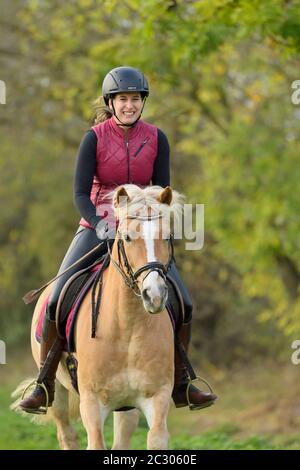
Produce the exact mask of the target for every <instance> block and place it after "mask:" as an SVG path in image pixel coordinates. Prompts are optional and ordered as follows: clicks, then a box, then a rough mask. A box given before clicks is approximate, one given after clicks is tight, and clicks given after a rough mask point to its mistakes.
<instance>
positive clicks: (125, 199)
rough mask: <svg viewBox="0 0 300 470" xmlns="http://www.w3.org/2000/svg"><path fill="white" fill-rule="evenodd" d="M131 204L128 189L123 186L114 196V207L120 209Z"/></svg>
mask: <svg viewBox="0 0 300 470" xmlns="http://www.w3.org/2000/svg"><path fill="white" fill-rule="evenodd" d="M129 202H130V197H129V196H128V194H127V192H126V189H125V188H124V187H123V186H122V187H121V188H119V189H118V191H117V192H116V194H115V195H114V201H113V205H114V207H120V206H123V205H124V204H128V203H129Z"/></svg>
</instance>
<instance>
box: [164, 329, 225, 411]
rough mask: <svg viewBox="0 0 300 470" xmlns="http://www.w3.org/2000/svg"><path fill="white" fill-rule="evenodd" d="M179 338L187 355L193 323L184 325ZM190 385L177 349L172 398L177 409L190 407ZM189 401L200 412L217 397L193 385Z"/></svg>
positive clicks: (186, 371)
mask: <svg viewBox="0 0 300 470" xmlns="http://www.w3.org/2000/svg"><path fill="white" fill-rule="evenodd" d="M178 338H179V340H180V341H181V343H182V345H183V347H184V349H185V351H186V353H187V352H188V346H189V342H190V339H191V322H190V323H187V324H183V325H182V326H181V328H180V331H179V333H178ZM188 383H189V374H188V370H187V368H186V366H185V364H184V363H183V362H182V359H181V356H180V354H179V352H178V350H177V347H175V379H174V388H173V393H172V398H173V400H174V403H175V406H176V408H181V407H183V406H188V405H189V403H188V400H187V396H186V389H187V386H188ZM188 394H189V401H190V404H191V406H192V408H193V410H199V409H201V408H206V407H207V406H210V405H212V404H213V403H214V401H215V400H216V398H217V396H216V395H215V394H213V393H209V392H202V391H201V390H199V389H198V388H196V387H194V385H191V386H190V387H189V391H188Z"/></svg>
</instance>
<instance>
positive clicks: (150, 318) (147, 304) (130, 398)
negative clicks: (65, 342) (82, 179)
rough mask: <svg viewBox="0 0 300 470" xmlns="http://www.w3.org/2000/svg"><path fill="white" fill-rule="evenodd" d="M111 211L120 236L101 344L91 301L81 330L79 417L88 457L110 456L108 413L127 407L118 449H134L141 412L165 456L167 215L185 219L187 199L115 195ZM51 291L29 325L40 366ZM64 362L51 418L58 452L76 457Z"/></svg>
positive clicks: (132, 189) (170, 369) (170, 354)
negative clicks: (44, 311)
mask: <svg viewBox="0 0 300 470" xmlns="http://www.w3.org/2000/svg"><path fill="white" fill-rule="evenodd" d="M124 201H125V202H126V204H124ZM113 206H114V211H115V215H116V217H117V218H118V220H119V228H118V231H117V235H116V240H115V242H114V245H113V248H112V252H111V262H110V265H109V267H108V269H107V270H106V271H105V273H104V277H103V284H102V300H101V306H100V313H99V318H98V324H97V330H96V337H95V338H91V309H92V301H91V294H90V293H89V294H88V295H87V296H86V297H85V299H84V301H83V303H82V306H81V308H80V312H79V315H78V318H77V324H76V334H75V342H76V353H75V357H76V359H77V361H78V388H79V393H80V395H79V400H80V414H81V418H82V422H83V425H84V427H85V429H86V432H87V436H88V449H105V441H104V436H103V426H104V422H105V419H106V417H107V416H108V414H109V413H110V412H111V411H114V410H117V409H119V408H123V407H133V408H134V409H132V410H130V411H118V412H115V413H114V442H113V449H127V448H128V447H129V442H130V438H131V435H132V433H133V432H134V430H135V428H136V426H137V423H138V418H139V411H142V412H143V414H144V415H145V417H146V419H147V423H148V426H149V432H148V437H147V449H167V447H168V438H169V434H168V429H167V415H168V410H169V404H170V399H171V394H172V389H173V377H174V334H173V329H172V324H171V321H170V318H169V316H168V313H167V310H166V309H165V304H166V300H167V296H168V294H167V287H166V278H165V273H166V270H167V268H168V264H169V263H170V261H171V251H170V224H169V221H170V214H171V213H172V214H173V215H175V216H176V215H178V214H180V213H181V211H182V197H181V195H179V194H178V193H177V192H175V191H173V190H172V189H171V188H170V187H167V188H165V189H162V188H161V187H159V186H149V187H147V188H144V189H141V188H139V187H137V186H135V185H125V186H123V187H119V188H117V190H116V191H115V192H114V194H113ZM153 207H155V211H154V213H153V210H152V208H153ZM120 246H121V249H120ZM120 253H121V256H120ZM123 278H124V279H123ZM123 280H125V282H123ZM49 291H50V286H49V288H48V289H47V290H46V291H44V293H43V294H42V295H41V297H40V298H39V301H38V303H37V306H36V308H35V312H34V316H33V322H32V331H31V342H32V351H33V356H34V359H35V361H36V363H37V364H39V344H38V343H37V341H36V339H35V331H36V324H37V320H38V316H39V312H40V308H41V305H42V304H43V302H44V299H45V298H46V296H47V295H49ZM65 354H66V353H64V354H63V357H62V360H61V363H60V365H59V369H58V372H57V380H56V395H55V400H54V403H53V405H52V407H51V408H49V410H48V413H47V415H46V417H48V418H49V417H51V418H53V419H54V421H55V422H56V425H57V436H58V440H59V444H60V446H61V448H63V449H74V448H76V446H77V442H76V435H75V431H74V429H73V427H72V426H71V424H70V421H69V414H68V399H69V398H70V396H73V398H74V395H76V393H75V392H74V390H73V388H72V385H71V381H70V377H69V374H68V372H67V369H66V366H65Z"/></svg>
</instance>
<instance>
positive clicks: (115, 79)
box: [20, 67, 216, 413]
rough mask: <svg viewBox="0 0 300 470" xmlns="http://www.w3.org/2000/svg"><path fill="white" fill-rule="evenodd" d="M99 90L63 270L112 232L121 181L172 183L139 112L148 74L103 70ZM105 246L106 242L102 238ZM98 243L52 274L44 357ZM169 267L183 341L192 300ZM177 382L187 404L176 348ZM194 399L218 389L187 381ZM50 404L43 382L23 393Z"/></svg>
mask: <svg viewBox="0 0 300 470" xmlns="http://www.w3.org/2000/svg"><path fill="white" fill-rule="evenodd" d="M102 95H103V98H104V101H105V104H106V106H107V108H104V109H103V108H102V112H100V113H98V115H97V118H96V120H95V125H94V126H93V127H92V128H91V129H90V130H88V131H87V133H86V134H85V136H84V137H83V139H82V142H81V144H80V148H79V152H78V157H77V162H76V168H75V177H74V201H75V205H76V206H77V208H78V210H79V212H80V215H81V216H82V218H81V220H80V225H79V229H78V230H77V232H76V234H75V237H74V239H73V241H72V243H71V245H70V247H69V249H68V251H67V253H66V255H65V257H64V260H63V262H62V265H61V267H60V270H59V273H61V272H63V271H64V270H65V269H67V268H68V267H69V266H70V265H71V264H73V263H74V262H75V261H77V260H78V259H79V258H81V257H82V256H83V255H85V254H86V253H87V252H88V251H90V250H91V249H92V248H94V247H95V246H96V245H98V244H99V240H101V241H104V240H107V239H109V238H113V233H114V227H115V218H114V216H113V212H112V208H111V205H110V204H107V200H105V196H106V194H107V193H108V192H110V191H112V189H114V188H115V187H116V186H119V185H121V184H125V183H133V184H137V185H140V186H147V185H149V184H151V183H152V184H153V185H159V186H162V187H166V186H168V185H169V184H170V172H169V144H168V140H167V138H166V136H165V135H164V133H163V132H162V131H161V130H160V129H158V128H157V127H155V126H153V125H151V124H149V123H146V122H145V121H142V120H140V118H141V115H142V111H143V108H144V104H145V101H146V98H147V96H148V95H149V88H148V82H147V80H146V78H145V76H144V75H143V73H141V72H140V71H139V70H137V69H135V68H132V67H117V68H115V69H113V70H111V71H110V72H109V73H108V74H107V75H106V77H105V78H104V81H103V85H102ZM103 247H104V248H103V250H104V251H106V243H103ZM101 254H102V253H101V251H100V252H99V251H97V252H96V253H95V254H92V255H91V256H90V257H88V258H87V259H85V260H83V261H82V262H80V263H79V264H78V265H76V266H75V267H74V268H72V269H71V270H70V271H68V272H67V273H65V274H64V275H63V276H61V277H60V278H59V279H57V280H56V281H55V284H54V286H53V290H52V293H51V295H50V298H49V300H48V305H47V309H46V315H45V318H44V323H43V334H42V338H41V352H40V364H41V367H42V366H43V364H44V362H45V360H46V357H47V354H48V352H49V350H50V349H51V346H52V345H53V343H54V340H55V339H56V337H57V331H56V323H55V314H56V306H57V302H58V297H59V294H60V292H61V290H62V287H63V285H64V284H65V282H66V281H67V280H68V279H69V278H70V277H71V276H72V275H73V274H74V273H75V272H77V271H79V270H81V269H83V268H85V267H87V266H88V265H89V264H91V263H92V262H93V261H95V259H97V258H99V256H100V255H101ZM170 274H171V275H172V276H173V277H174V278H175V280H176V281H177V284H178V286H179V288H180V290H181V293H182V296H183V300H184V304H185V322H184V324H183V325H182V327H181V329H180V331H179V335H178V336H179V339H180V340H181V341H182V344H183V345H184V347H185V349H186V350H187V349H188V345H189V342H190V337H191V317H192V303H191V299H190V296H189V294H188V292H187V289H186V287H185V285H184V284H183V281H182V279H181V277H180V275H179V273H178V271H177V269H176V265H175V263H174V262H173V263H172V265H171V268H170ZM175 349H176V350H175V384H174V389H173V394H172V397H173V400H174V402H175V405H176V406H177V407H182V406H187V405H188V401H187V397H186V389H187V385H188V373H187V368H186V366H185V365H184V364H183V362H182V359H181V356H180V355H179V353H178V351H177V348H175ZM61 353H62V346H61V348H58V349H57V350H56V353H55V355H54V357H53V359H52V361H51V364H50V367H49V368H48V372H47V374H46V378H45V379H44V381H43V383H44V385H45V387H46V388H47V391H48V395H49V406H51V404H52V402H53V400H54V382H55V375H56V370H57V367H58V364H59V361H60V357H61ZM188 393H189V401H190V403H191V404H192V405H193V408H194V409H197V408H203V407H204V406H209V405H211V404H212V403H213V402H214V400H215V399H216V396H215V395H213V394H211V393H206V392H203V391H201V390H199V389H198V388H196V387H194V386H193V385H192V386H190V387H189V391H188ZM45 405H46V395H45V391H44V389H43V387H41V386H40V385H39V384H37V385H36V387H35V389H34V390H33V392H32V394H31V395H30V396H29V397H27V398H25V399H23V400H22V402H21V403H20V406H21V408H22V409H23V410H24V411H27V412H29V413H36V412H38V411H39V410H40V408H41V407H44V406H45Z"/></svg>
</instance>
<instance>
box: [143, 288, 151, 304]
mask: <svg viewBox="0 0 300 470" xmlns="http://www.w3.org/2000/svg"><path fill="white" fill-rule="evenodd" d="M148 290H149V289H148V288H147V289H144V290H143V292H142V296H143V299H144V300H146V301H147V302H149V301H150V296H149V294H148Z"/></svg>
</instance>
